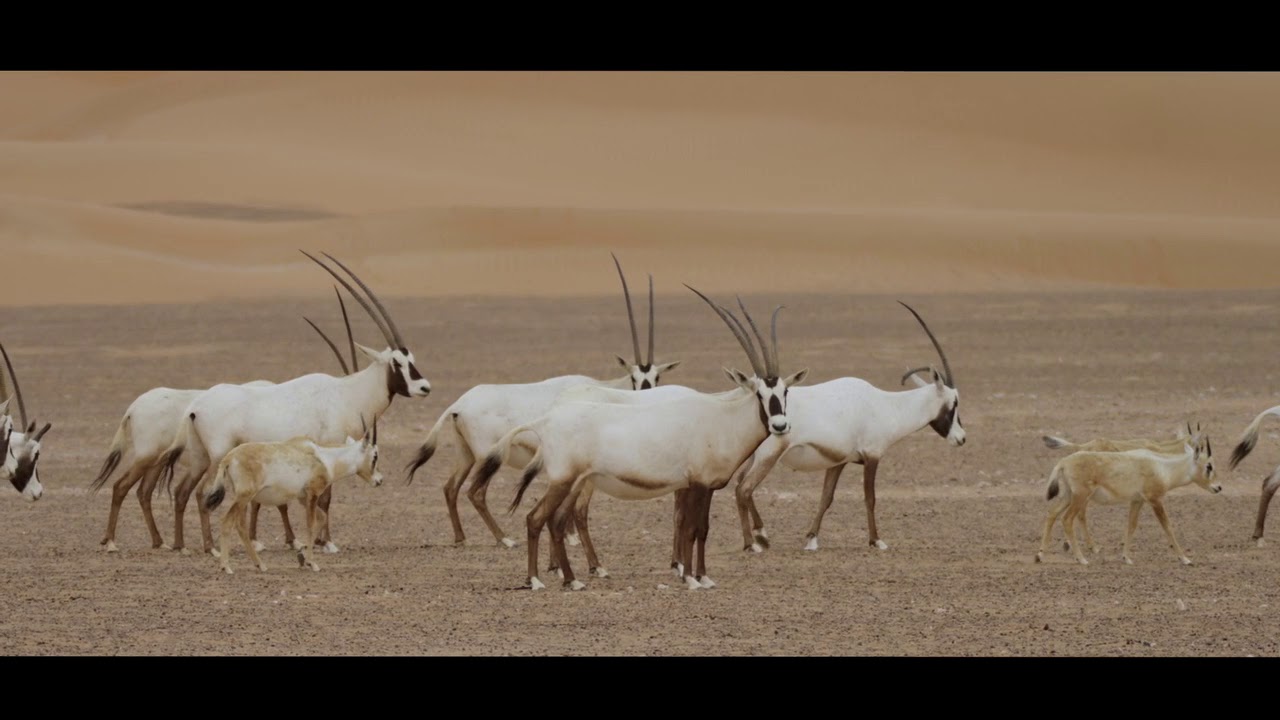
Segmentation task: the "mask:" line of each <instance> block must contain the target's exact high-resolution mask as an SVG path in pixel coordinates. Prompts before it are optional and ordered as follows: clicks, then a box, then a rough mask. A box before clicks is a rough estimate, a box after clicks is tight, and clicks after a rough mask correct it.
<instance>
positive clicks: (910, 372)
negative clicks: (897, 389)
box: [898, 365, 933, 385]
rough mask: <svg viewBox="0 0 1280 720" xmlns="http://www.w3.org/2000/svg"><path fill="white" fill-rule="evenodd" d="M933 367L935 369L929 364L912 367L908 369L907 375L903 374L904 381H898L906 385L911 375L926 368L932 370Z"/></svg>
mask: <svg viewBox="0 0 1280 720" xmlns="http://www.w3.org/2000/svg"><path fill="white" fill-rule="evenodd" d="M932 369H933V368H931V367H929V366H928V365H923V366H921V367H918V368H912V369H910V370H908V371H907V374H905V375H903V376H902V382H900V383H898V384H899V385H906V384H907V378H909V377H911V376H912V375H915V374H916V373H918V372H923V371H925V370H932Z"/></svg>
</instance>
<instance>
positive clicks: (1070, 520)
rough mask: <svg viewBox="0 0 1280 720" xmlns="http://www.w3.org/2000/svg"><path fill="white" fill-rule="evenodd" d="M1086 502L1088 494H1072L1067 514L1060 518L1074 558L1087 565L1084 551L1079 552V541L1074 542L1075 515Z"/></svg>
mask: <svg viewBox="0 0 1280 720" xmlns="http://www.w3.org/2000/svg"><path fill="white" fill-rule="evenodd" d="M1088 502H1089V496H1088V495H1072V496H1071V507H1070V508H1068V510H1067V516H1066V517H1065V518H1064V519H1063V520H1062V525H1063V529H1064V530H1066V532H1067V539H1068V540H1070V541H1071V550H1072V551H1073V552H1074V553H1075V556H1076V560H1078V561H1079V562H1080V564H1081V565H1088V564H1089V561H1088V560H1086V559H1085V557H1084V553H1082V552H1080V543H1078V542H1076V515H1079V514H1080V506H1081V505H1084V504H1086V503H1088Z"/></svg>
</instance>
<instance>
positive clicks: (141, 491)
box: [89, 287, 350, 553]
mask: <svg viewBox="0 0 1280 720" xmlns="http://www.w3.org/2000/svg"><path fill="white" fill-rule="evenodd" d="M334 290H335V292H336V291H337V288H336V287H335V288H334ZM338 302H339V304H342V296H341V295H339V296H338ZM342 313H343V317H344V318H345V317H346V307H345V306H344V307H343V310H342ZM303 319H304V320H306V318H303ZM307 322H308V323H311V321H310V320H307ZM311 326H312V327H313V328H315V331H316V332H318V333H320V337H321V338H323V339H324V341H325V342H326V343H328V344H329V347H330V348H332V349H333V351H334V353H338V349H337V347H336V346H334V344H333V342H332V341H331V340H329V338H328V337H326V336H325V334H324V333H323V332H321V331H320V328H318V327H316V326H315V324H314V323H311ZM348 330H350V328H349V327H348ZM348 339H350V335H349V334H348ZM338 362H340V363H342V364H343V367H346V363H345V361H343V359H342V355H341V354H338ZM343 374H346V373H345V371H344V373H343ZM272 385H275V383H273V382H271V381H269V380H255V381H253V382H249V383H244V387H270V386H272ZM203 392H205V391H204V390H177V389H174V388H167V387H158V388H153V389H151V390H148V391H146V392H144V393H142V394H141V395H139V396H138V397H137V399H135V400H134V401H133V402H132V403H130V404H129V408H128V409H127V410H125V413H124V417H122V418H121V419H120V424H119V426H118V427H117V428H116V434H115V438H114V439H113V440H112V441H111V448H110V450H109V451H108V453H107V458H106V460H104V461H103V462H102V469H101V470H100V471H99V472H98V476H97V477H96V478H94V479H93V482H91V483H90V484H89V488H90V489H91V490H92V491H93V492H97V491H98V490H99V489H101V488H102V486H103V485H105V484H106V482H107V479H108V478H110V477H111V475H112V473H114V472H115V470H116V468H117V467H119V466H120V462H121V460H123V459H124V458H125V457H129V456H130V455H131V456H132V462H131V463H130V464H129V465H128V466H127V469H126V470H125V471H124V474H123V475H121V476H120V478H119V479H117V480H116V482H115V484H114V485H112V488H111V512H110V515H109V516H108V518H107V532H106V535H105V536H103V538H102V542H101V543H100V544H102V545H105V546H106V547H107V552H109V553H114V552H119V548H118V547H117V546H116V542H115V538H116V524H117V523H118V522H119V518H120V508H121V506H122V505H123V504H124V499H125V498H126V497H128V495H129V490H130V489H132V488H133V486H134V485H137V484H138V483H139V482H141V483H142V484H141V485H138V493H137V495H138V504H139V505H140V506H141V508H142V517H143V519H144V520H145V521H146V524H147V532H148V533H150V535H151V547H152V548H153V549H158V548H166V549H167V548H168V546H166V545H165V544H164V538H163V537H161V535H160V528H159V527H157V526H156V520H155V515H153V514H152V511H151V499H152V494H153V492H154V490H155V486H156V482H157V481H158V480H159V479H160V470H161V468H160V467H157V466H156V460H157V459H158V458H159V457H160V455H161V453H163V452H164V451H165V450H166V449H167V448H168V447H169V446H170V445H172V444H173V441H174V439H175V437H177V434H178V429H179V427H180V425H181V422H182V418H183V417H184V415H183V412H184V411H185V410H186V409H187V406H188V405H190V404H191V403H192V402H193V401H194V400H195V399H196V398H197V397H199V396H200V394H201V393H203ZM326 509H327V508H326ZM280 517H281V519H282V520H283V521H284V527H285V542H286V543H289V544H293V543H294V542H295V538H294V534H293V528H292V527H291V526H290V524H289V515H288V513H287V512H285V510H284V509H283V508H282V509H281V512H280ZM255 519H256V518H255Z"/></svg>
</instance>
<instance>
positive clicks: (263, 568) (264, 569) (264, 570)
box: [258, 563, 267, 572]
mask: <svg viewBox="0 0 1280 720" xmlns="http://www.w3.org/2000/svg"><path fill="white" fill-rule="evenodd" d="M258 570H259V571H261V572H266V571H267V565H266V563H263V564H261V565H259V566H258Z"/></svg>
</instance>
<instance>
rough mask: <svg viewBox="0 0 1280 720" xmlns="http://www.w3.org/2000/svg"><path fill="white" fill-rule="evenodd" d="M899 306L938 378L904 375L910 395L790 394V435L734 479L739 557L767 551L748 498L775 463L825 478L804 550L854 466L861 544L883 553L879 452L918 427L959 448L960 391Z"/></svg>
mask: <svg viewBox="0 0 1280 720" xmlns="http://www.w3.org/2000/svg"><path fill="white" fill-rule="evenodd" d="M899 304H900V305H902V306H903V307H905V308H906V309H907V310H908V311H910V313H911V314H912V315H913V316H915V319H916V321H917V322H919V323H920V327H922V328H924V332H925V334H926V335H928V336H929V340H930V341H931V342H932V343H933V347H934V349H935V350H937V351H938V358H939V359H941V360H942V368H943V371H942V372H941V373H939V372H938V371H937V370H936V369H934V368H932V367H918V368H915V369H913V370H909V371H907V373H906V374H905V375H903V376H902V383H903V384H905V383H906V382H907V380H908V379H911V380H912V381H913V382H914V383H915V384H916V388H915V389H913V390H903V391H897V392H889V391H885V390H881V389H880V388H877V387H875V386H874V385H872V384H871V383H868V382H867V381H865V380H862V379H859V378H855V377H845V378H840V379H838V380H831V381H829V382H825V383H821V384H819V385H811V386H807V387H801V388H796V391H795V392H794V393H792V395H791V405H790V406H789V408H788V413H789V415H790V416H791V423H792V430H791V432H790V433H788V434H786V435H776V436H773V437H769V438H767V439H766V440H765V441H764V442H763V443H761V444H760V447H759V448H757V449H756V451H755V453H754V454H753V455H752V457H751V459H750V460H748V461H747V463H746V464H745V465H744V466H743V468H742V469H741V470H739V471H738V474H737V475H738V485H737V489H736V492H735V495H736V498H737V502H738V516H739V519H740V521H741V523H742V536H743V547H744V549H745V550H749V551H751V552H762V551H763V550H764V548H765V547H767V546H768V544H769V540H768V536H767V535H766V534H765V530H764V521H763V520H762V519H761V518H760V513H759V511H757V510H756V505H755V499H754V498H753V497H752V493H754V492H755V490H756V488H757V487H759V485H760V483H761V482H763V481H764V479H765V478H766V477H767V476H768V475H769V471H770V470H772V469H773V467H774V465H775V464H776V463H778V462H779V461H780V462H781V463H782V464H783V465H784V466H786V467H788V468H790V469H792V470H799V471H802V472H817V471H819V470H824V471H826V477H825V479H824V480H823V485H822V500H821V502H820V503H819V504H818V513H817V515H815V516H814V518H813V522H812V523H811V524H810V526H809V533H808V536H807V537H808V542H807V544H806V545H805V548H804V549H805V550H817V549H818V531H819V529H820V528H821V527H822V517H823V515H824V514H825V513H826V512H827V509H828V508H830V507H831V501H832V500H833V499H834V497H835V492H836V483H838V482H839V480H840V473H841V472H842V471H843V470H844V467H845V465H848V464H850V463H852V464H855V465H861V466H862V492H863V497H864V499H865V502H866V506H867V536H868V542H869V543H870V544H871V545H872V546H873V547H877V548H879V549H881V550H885V549H887V548H888V547H889V546H888V545H886V544H885V542H884V541H883V540H881V539H880V534H879V531H878V530H877V528H876V471H877V470H878V469H879V467H880V461H881V460H882V459H883V458H884V456H885V453H887V452H888V451H889V448H891V447H893V445H894V444H895V443H897V442H898V441H899V440H901V439H902V438H904V437H906V436H907V435H910V434H911V433H913V432H915V431H917V430H920V429H921V428H924V427H926V426H927V427H931V428H933V431H934V432H936V433H938V435H939V436H941V437H943V438H945V439H946V440H947V441H948V442H950V443H951V444H952V445H953V446H955V447H960V446H961V445H964V443H965V431H964V427H963V426H962V425H961V424H960V411H959V406H960V391H959V390H957V389H956V383H955V376H954V375H953V374H952V372H951V363H950V362H948V361H947V355H946V353H944V352H943V351H942V346H941V345H940V344H938V339H937V338H935V337H934V336H933V332H932V331H931V330H929V326H928V325H926V324H925V322H924V318H921V317H920V314H919V313H917V312H916V311H915V310H913V309H912V308H911V306H909V305H907V304H906V303H903V302H899ZM922 372H927V373H928V375H929V380H927V381H926V380H921V379H920V377H919V376H918V373H922Z"/></svg>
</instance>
